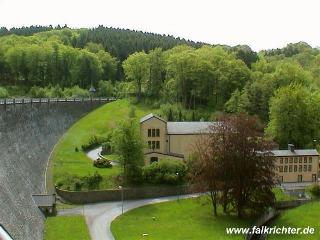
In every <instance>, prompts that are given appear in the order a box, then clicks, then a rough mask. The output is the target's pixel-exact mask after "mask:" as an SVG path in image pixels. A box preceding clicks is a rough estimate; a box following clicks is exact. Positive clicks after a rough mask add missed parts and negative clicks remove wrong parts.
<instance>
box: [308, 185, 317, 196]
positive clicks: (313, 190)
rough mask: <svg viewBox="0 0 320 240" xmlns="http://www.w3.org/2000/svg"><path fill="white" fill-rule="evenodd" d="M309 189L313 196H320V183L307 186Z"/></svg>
mask: <svg viewBox="0 0 320 240" xmlns="http://www.w3.org/2000/svg"><path fill="white" fill-rule="evenodd" d="M307 191H308V192H310V193H311V195H312V197H320V185H319V184H313V185H311V186H309V187H308V188H307Z"/></svg>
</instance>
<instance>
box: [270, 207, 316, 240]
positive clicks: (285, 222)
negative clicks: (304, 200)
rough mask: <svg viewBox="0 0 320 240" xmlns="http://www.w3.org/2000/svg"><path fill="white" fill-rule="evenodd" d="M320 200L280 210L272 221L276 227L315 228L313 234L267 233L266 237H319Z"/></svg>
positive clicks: (311, 238)
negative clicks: (283, 210)
mask: <svg viewBox="0 0 320 240" xmlns="http://www.w3.org/2000/svg"><path fill="white" fill-rule="evenodd" d="M319 212H320V201H316V202H311V203H308V204H305V205H302V206H300V207H297V208H294V209H290V210H287V211H285V212H282V213H281V214H280V216H279V217H278V218H276V219H275V220H274V222H272V224H271V225H272V226H277V227H280V228H281V227H282V226H284V227H295V228H305V227H308V226H309V227H312V228H315V234H312V235H311V234H309V235H289V234H286V235H269V236H268V239H270V240H273V239H277V240H286V239H308V240H309V239H310V240H316V239H317V240H318V239H320V220H319Z"/></svg>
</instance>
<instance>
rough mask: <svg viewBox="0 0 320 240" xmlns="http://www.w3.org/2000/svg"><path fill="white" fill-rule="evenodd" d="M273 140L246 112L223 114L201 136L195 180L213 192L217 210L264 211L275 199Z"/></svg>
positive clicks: (203, 189) (196, 154) (201, 187)
mask: <svg viewBox="0 0 320 240" xmlns="http://www.w3.org/2000/svg"><path fill="white" fill-rule="evenodd" d="M270 147H271V144H270V142H269V141H267V140H266V139H265V138H263V136H261V134H259V129H258V124H257V122H256V120H255V118H253V117H249V116H246V115H233V116H223V117H222V118H221V119H220V120H219V123H217V124H213V125H211V126H210V127H209V131H208V132H207V133H206V134H203V136H202V137H201V138H200V140H199V141H198V143H197V144H196V148H195V149H196V150H195V153H194V158H193V161H192V163H191V164H192V167H191V169H192V170H191V178H190V179H191V182H192V184H194V185H195V186H196V187H197V188H198V189H199V190H201V191H208V192H210V195H211V199H212V203H213V208H214V213H215V215H216V213H217V210H216V209H217V204H222V206H223V209H224V211H225V212H227V211H228V210H235V211H236V212H237V214H238V217H240V218H241V217H243V216H244V214H245V213H246V210H248V211H251V212H261V211H263V210H264V209H265V208H266V207H268V206H270V205H272V204H273V202H274V194H273V192H272V188H273V186H274V168H275V165H274V159H273V157H272V156H271V154H270Z"/></svg>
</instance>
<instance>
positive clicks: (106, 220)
mask: <svg viewBox="0 0 320 240" xmlns="http://www.w3.org/2000/svg"><path fill="white" fill-rule="evenodd" d="M197 196H199V194H189V195H183V196H179V198H191V197H197ZM176 199H178V196H170V197H161V198H153V199H141V200H128V201H124V204H123V207H124V209H123V210H124V212H126V211H129V210H131V209H133V208H137V207H140V206H143V205H147V204H152V203H159V202H165V201H170V200H176ZM121 213H122V202H105V203H96V204H86V205H84V206H83V207H77V208H73V209H65V210H59V212H58V215H82V214H83V215H84V217H85V219H86V223H87V226H88V228H89V232H90V236H91V239H92V240H114V237H113V236H112V233H111V230H110V226H111V222H112V221H113V220H114V219H115V218H116V217H117V216H119V215H121Z"/></svg>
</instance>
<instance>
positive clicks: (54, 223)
mask: <svg viewBox="0 0 320 240" xmlns="http://www.w3.org/2000/svg"><path fill="white" fill-rule="evenodd" d="M57 239H59V240H90V236H89V232H88V229H87V225H86V223H85V220H84V218H83V217H82V216H60V217H49V218H47V219H46V221H45V230H44V240H57Z"/></svg>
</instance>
